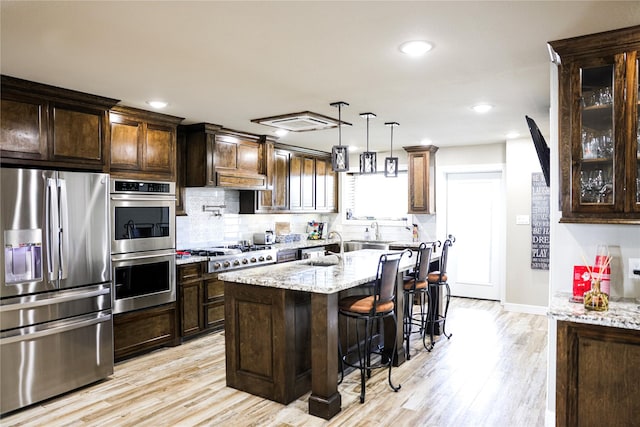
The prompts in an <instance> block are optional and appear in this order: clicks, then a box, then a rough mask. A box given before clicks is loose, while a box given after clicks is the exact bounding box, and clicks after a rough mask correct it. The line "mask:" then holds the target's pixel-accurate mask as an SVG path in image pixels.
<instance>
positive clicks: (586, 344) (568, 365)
mask: <svg viewBox="0 0 640 427" xmlns="http://www.w3.org/2000/svg"><path fill="white" fill-rule="evenodd" d="M639 366H640V331H639V330H635V329H622V328H613V327H605V326H597V325H589V324H583V323H574V322H565V321H558V334H557V366H556V425H557V426H560V427H562V426H601V425H611V426H614V425H615V426H631V425H637V422H638V414H640V387H638V384H640V370H639V369H638V367H639Z"/></svg>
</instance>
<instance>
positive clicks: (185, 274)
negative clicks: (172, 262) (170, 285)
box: [178, 262, 202, 283]
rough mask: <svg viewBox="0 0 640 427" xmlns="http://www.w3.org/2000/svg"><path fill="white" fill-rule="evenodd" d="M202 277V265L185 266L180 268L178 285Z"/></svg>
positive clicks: (197, 263) (195, 263)
mask: <svg viewBox="0 0 640 427" xmlns="http://www.w3.org/2000/svg"><path fill="white" fill-rule="evenodd" d="M201 277H202V263H199V262H194V263H193V264H184V265H181V266H178V283H180V282H184V281H187V280H197V279H199V278H201Z"/></svg>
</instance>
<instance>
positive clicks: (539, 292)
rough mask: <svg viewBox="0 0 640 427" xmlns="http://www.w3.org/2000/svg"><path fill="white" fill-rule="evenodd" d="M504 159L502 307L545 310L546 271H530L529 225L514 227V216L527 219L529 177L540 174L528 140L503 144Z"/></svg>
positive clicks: (535, 155) (532, 146)
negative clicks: (505, 254) (504, 214)
mask: <svg viewBox="0 0 640 427" xmlns="http://www.w3.org/2000/svg"><path fill="white" fill-rule="evenodd" d="M522 120H523V121H524V117H523V118H522ZM543 133H546V132H543ZM506 157H507V170H506V175H507V176H506V187H507V188H506V195H507V215H506V218H507V224H506V227H507V257H506V265H507V269H506V282H505V283H506V286H505V304H510V306H513V305H522V306H527V305H528V306H539V307H546V306H547V304H548V301H549V271H548V270H533V269H531V224H516V216H518V215H528V216H529V218H530V219H531V174H532V173H533V172H541V168H540V162H539V160H538V156H537V154H536V151H535V148H534V145H533V142H532V140H531V137H530V136H529V137H526V138H521V139H516V140H509V141H507V147H506ZM551 204H553V202H551Z"/></svg>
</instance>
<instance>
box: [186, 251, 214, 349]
mask: <svg viewBox="0 0 640 427" xmlns="http://www.w3.org/2000/svg"><path fill="white" fill-rule="evenodd" d="M206 267H207V263H206V262H196V263H190V264H183V265H179V266H178V271H177V275H176V277H177V279H178V307H179V317H180V337H181V338H183V339H184V338H190V337H192V336H197V335H200V334H202V333H204V332H211V331H217V330H220V329H222V328H224V282H222V281H220V280H218V274H217V273H212V274H209V273H206Z"/></svg>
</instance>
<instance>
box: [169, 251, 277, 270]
mask: <svg viewBox="0 0 640 427" xmlns="http://www.w3.org/2000/svg"><path fill="white" fill-rule="evenodd" d="M178 253H179V254H180V255H181V256H183V257H184V256H185V255H187V254H189V255H190V256H206V257H209V262H208V263H207V271H208V272H209V273H218V272H221V271H228V270H235V269H239V268H249V267H257V266H258V265H265V264H273V263H275V262H276V258H277V254H278V251H277V249H274V248H273V247H272V246H271V245H251V246H247V245H228V246H225V247H210V248H196V249H183V250H181V251H178ZM187 256H188V255H187Z"/></svg>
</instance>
